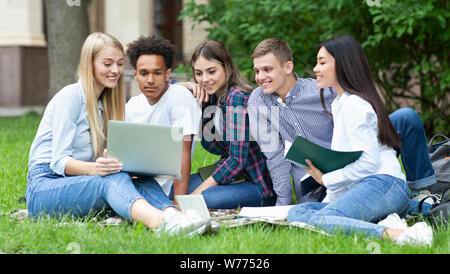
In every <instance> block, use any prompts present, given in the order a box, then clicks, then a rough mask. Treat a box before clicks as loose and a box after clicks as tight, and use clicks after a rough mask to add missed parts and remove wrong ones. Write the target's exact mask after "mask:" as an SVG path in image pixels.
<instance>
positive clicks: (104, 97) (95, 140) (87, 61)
mask: <svg viewBox="0 0 450 274" xmlns="http://www.w3.org/2000/svg"><path fill="white" fill-rule="evenodd" d="M107 47H114V48H117V49H119V50H120V51H122V52H124V50H123V46H122V44H121V43H120V42H119V40H117V39H116V38H115V37H113V36H111V35H109V34H106V33H100V32H95V33H92V34H91V35H89V36H88V37H87V38H86V41H85V42H84V44H83V47H82V49H81V56H80V64H79V65H78V76H79V77H80V79H81V82H82V85H83V90H84V93H85V97H86V111H87V117H88V121H89V127H90V133H91V142H92V150H93V152H94V159H96V158H98V157H100V156H101V155H102V153H103V149H104V148H105V146H106V135H107V132H108V121H109V120H120V121H123V120H124V116H125V96H124V91H123V74H122V75H121V76H120V77H119V80H118V84H117V86H116V87H115V88H113V89H111V88H105V89H104V90H103V92H102V94H101V95H100V98H98V100H101V102H102V105H103V121H101V120H100V115H99V113H98V101H97V97H96V95H95V88H94V86H95V78H94V60H95V58H96V57H97V56H98V54H99V53H100V52H101V51H102V50H103V49H105V48H107Z"/></svg>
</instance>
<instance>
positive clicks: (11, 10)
mask: <svg viewBox="0 0 450 274" xmlns="http://www.w3.org/2000/svg"><path fill="white" fill-rule="evenodd" d="M61 1H67V2H68V4H75V5H76V2H77V1H73V0H61ZM197 1H198V2H206V1H207V0H197ZM185 2H187V0H126V1H124V0H93V1H91V4H90V5H89V8H88V13H89V24H90V31H91V32H94V31H102V32H107V33H109V34H112V35H114V36H115V37H117V38H118V39H119V40H120V41H121V42H122V44H123V45H124V46H126V45H127V44H128V43H129V42H131V41H133V40H134V39H136V38H137V37H139V36H140V35H144V36H147V35H152V34H157V35H160V36H163V37H165V38H167V39H169V40H170V41H171V42H172V43H173V44H175V45H176V46H177V49H178V53H177V61H178V62H182V61H185V60H189V59H190V56H191V54H192V52H193V50H194V48H195V46H196V45H197V44H198V43H200V42H201V41H203V40H204V39H205V38H206V31H205V26H204V25H203V26H202V25H200V26H196V28H195V29H192V22H190V21H189V20H188V19H184V20H182V21H179V20H178V16H179V12H180V10H181V9H182V7H183V5H184V3H185ZM45 33H46V29H45V10H44V6H43V0H0V116H14V115H20V114H22V113H24V112H27V111H30V110H32V109H33V110H37V111H42V109H43V108H44V107H45V104H46V103H47V94H48V87H49V81H48V80H49V71H48V61H47V48H46V45H47V41H46V35H45ZM125 74H126V76H127V77H126V79H127V80H128V81H126V90H127V96H128V97H130V96H133V95H136V94H138V93H139V90H138V89H137V85H136V84H135V81H134V80H133V79H132V77H130V76H132V75H130V74H131V71H130V68H129V67H128V68H126V70H125ZM68 84H69V83H68Z"/></svg>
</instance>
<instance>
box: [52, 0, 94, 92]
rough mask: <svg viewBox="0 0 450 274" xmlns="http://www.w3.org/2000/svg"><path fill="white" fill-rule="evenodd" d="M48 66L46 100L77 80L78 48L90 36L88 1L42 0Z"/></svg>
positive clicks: (79, 48)
mask: <svg viewBox="0 0 450 274" xmlns="http://www.w3.org/2000/svg"><path fill="white" fill-rule="evenodd" d="M44 5H45V12H46V24H47V42H48V61H49V67H50V88H49V99H51V98H52V97H53V96H54V95H55V94H56V93H57V92H58V91H59V90H60V89H62V88H63V87H64V86H66V85H68V84H71V83H74V82H76V81H77V75H76V72H77V67H78V63H79V60H80V52H81V47H82V45H83V42H84V40H85V39H86V37H87V36H88V35H89V18H88V13H87V6H88V0H44Z"/></svg>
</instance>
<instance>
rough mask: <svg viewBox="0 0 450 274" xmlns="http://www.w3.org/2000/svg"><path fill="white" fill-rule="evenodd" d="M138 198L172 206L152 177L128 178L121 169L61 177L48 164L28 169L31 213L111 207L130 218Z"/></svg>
mask: <svg viewBox="0 0 450 274" xmlns="http://www.w3.org/2000/svg"><path fill="white" fill-rule="evenodd" d="M141 198H144V199H146V200H147V201H148V202H149V203H150V204H151V205H152V206H154V207H156V208H157V209H160V210H163V209H164V208H166V207H169V206H174V204H173V203H172V202H171V201H170V200H169V198H168V197H167V196H166V195H165V194H164V192H163V190H162V189H161V187H160V185H159V184H158V183H157V182H156V180H155V179H153V178H152V177H140V178H138V179H136V180H132V179H131V177H130V175H128V174H127V173H125V172H120V173H116V174H112V175H108V176H104V177H102V176H87V175H83V176H66V177H64V176H60V175H58V174H56V173H54V172H53V171H52V170H51V168H50V166H49V165H48V164H44V165H37V166H35V167H33V168H31V169H30V171H29V172H28V184H27V193H26V200H27V209H28V212H29V214H30V216H31V217H38V216H39V215H41V214H47V215H50V216H54V217H60V216H66V215H67V216H74V217H82V216H86V215H87V214H88V213H90V212H96V211H100V210H103V209H112V210H113V211H114V212H115V213H117V214H118V215H119V216H121V217H122V218H125V219H128V220H131V217H130V210H131V206H132V204H133V203H134V201H136V200H137V199H141Z"/></svg>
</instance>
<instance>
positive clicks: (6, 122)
mask: <svg viewBox="0 0 450 274" xmlns="http://www.w3.org/2000/svg"><path fill="white" fill-rule="evenodd" d="M39 122H40V117H38V116H34V115H27V116H24V117H22V118H17V119H12V118H0V252H1V253H19V254H21V253H26V254H29V253H32V254H36V253H45V254H48V253H50V254H53V253H58V254H61V253H62V254H65V253H73V252H80V253H88V254H92V253H95V254H98V253H112V254H116V253H131V254H141V253H145V254H154V253H158V254H161V253H163V254H165V253H171V254H175V253H186V254H189V253H208V254H209V253H215V254H216V253H219V254H241V253H245V254H255V253H256V254H266V253H267V254H298V253H321V254H323V253H326V254H334V253H339V254H342V253H345V254H348V253H351V254H355V253H357V254H367V253H383V254H396V253H408V254H410V253H411V254H416V253H441V254H442V253H444V254H448V253H449V247H450V243H449V241H450V229H448V227H440V228H438V229H437V230H435V240H434V243H433V246H432V247H430V248H429V247H411V246H403V247H400V246H398V245H396V244H394V243H392V242H390V241H380V240H377V239H369V238H364V237H361V236H360V235H357V234H354V235H350V236H346V235H336V236H333V237H329V236H323V235H320V234H318V233H315V232H311V231H308V230H302V229H299V228H294V227H288V226H281V227H280V226H278V227H274V226H271V225H268V224H261V223H258V224H254V225H251V226H247V227H239V228H229V229H221V230H220V231H219V233H217V234H213V235H204V236H195V237H193V238H177V237H157V236H156V234H155V233H153V231H152V230H149V229H147V228H145V227H144V226H143V225H142V224H139V223H122V224H120V225H119V226H101V225H99V224H98V219H96V218H95V217H92V218H86V219H83V220H77V221H70V220H66V221H61V220H55V219H50V218H48V219H41V220H39V221H31V220H25V221H24V222H19V221H18V220H17V219H13V218H11V217H10V216H8V215H5V213H7V212H10V211H12V210H15V209H25V208H26V205H25V203H20V202H18V199H19V198H20V197H21V196H22V195H23V194H24V193H25V190H26V173H27V162H28V152H29V148H30V146H31V142H32V141H33V138H34V135H35V133H36V130H37V127H38V125H39ZM216 159H217V157H216V156H214V155H211V154H209V153H207V152H206V151H204V150H203V149H202V148H201V145H200V144H199V143H198V144H197V146H196V151H195V155H194V160H193V164H192V171H193V172H195V171H196V170H197V169H198V167H201V166H204V165H207V164H210V163H213V162H214V161H215V160H216Z"/></svg>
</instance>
